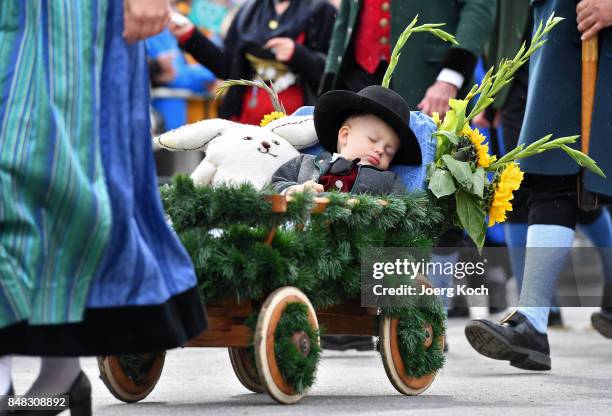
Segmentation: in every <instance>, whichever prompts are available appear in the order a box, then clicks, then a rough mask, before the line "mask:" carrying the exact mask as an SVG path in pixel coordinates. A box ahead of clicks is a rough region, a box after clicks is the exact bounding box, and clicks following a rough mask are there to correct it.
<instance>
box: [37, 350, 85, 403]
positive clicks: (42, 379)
mask: <svg viewBox="0 0 612 416" xmlns="http://www.w3.org/2000/svg"><path fill="white" fill-rule="evenodd" d="M80 373H81V365H80V364H79V359H78V357H42V358H41V363H40V372H39V373H38V377H37V378H36V380H35V381H34V384H32V386H31V387H30V389H29V390H28V392H27V395H29V396H50V395H54V394H64V393H66V392H68V391H69V390H70V388H71V387H72V384H73V383H74V382H75V380H76V379H77V377H78V376H79V374H80Z"/></svg>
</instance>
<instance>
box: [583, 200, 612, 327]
mask: <svg viewBox="0 0 612 416" xmlns="http://www.w3.org/2000/svg"><path fill="white" fill-rule="evenodd" d="M598 214H599V215H595V216H593V214H591V213H588V212H581V213H580V215H579V216H578V221H579V222H578V227H579V228H580V230H581V231H582V232H583V233H584V234H585V235H586V236H587V237H588V238H589V240H590V241H591V243H592V244H593V245H594V246H597V247H599V248H600V250H599V251H600V257H601V262H602V265H603V277H604V282H603V283H604V289H603V296H602V302H601V310H600V311H598V312H595V313H593V314H592V315H591V323H592V324H593V327H594V328H595V329H596V330H597V332H599V333H600V334H601V335H603V336H604V337H606V338H612V256H611V255H610V254H611V253H610V250H611V249H612V219H611V218H610V212H609V211H608V210H607V209H605V208H604V209H601V210H600V212H599V213H598Z"/></svg>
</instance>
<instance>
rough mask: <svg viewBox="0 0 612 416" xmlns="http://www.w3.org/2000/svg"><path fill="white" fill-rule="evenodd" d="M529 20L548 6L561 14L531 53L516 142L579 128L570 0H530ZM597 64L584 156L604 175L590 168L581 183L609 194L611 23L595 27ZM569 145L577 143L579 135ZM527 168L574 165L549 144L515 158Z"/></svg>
mask: <svg viewBox="0 0 612 416" xmlns="http://www.w3.org/2000/svg"><path fill="white" fill-rule="evenodd" d="M532 6H533V8H534V24H535V25H537V24H538V23H539V22H540V21H542V20H546V19H548V17H549V16H550V14H551V13H552V12H553V11H554V12H555V15H556V16H561V17H563V18H565V20H564V21H563V22H561V23H559V24H558V25H557V26H556V27H555V28H554V29H553V30H552V31H550V32H549V33H548V35H547V38H548V41H547V42H546V44H545V45H544V46H542V47H541V48H540V49H539V50H538V51H537V52H536V53H534V54H533V55H532V57H531V61H530V64H529V90H528V95H527V108H526V110H525V120H524V122H523V128H522V130H521V137H520V143H525V144H530V143H533V142H534V141H536V140H538V139H540V138H542V137H544V136H545V135H547V134H549V133H552V134H553V138H558V137H563V136H572V135H575V134H580V114H581V110H580V108H581V92H580V90H581V79H582V69H581V41H580V32H578V29H577V24H576V2H574V1H567V0H540V1H532ZM599 50H600V52H599V68H598V73H597V86H596V92H595V103H594V108H593V116H592V124H591V140H590V146H589V156H591V157H592V158H593V159H594V160H595V161H596V162H597V164H598V165H599V167H600V168H601V170H603V172H604V173H605V174H606V175H607V176H608V178H607V179H605V178H601V177H599V176H597V175H595V174H593V173H591V172H590V171H587V172H586V175H585V187H586V189H587V190H589V191H591V192H597V193H601V194H604V195H608V196H612V140H611V138H612V123H611V122H610V120H612V94H610V90H611V89H612V27H608V28H606V29H604V30H602V31H600V32H599ZM571 147H573V148H575V149H580V139H578V141H577V143H576V144H574V145H572V146H571ZM521 169H523V170H524V171H525V172H527V173H530V174H540V175H572V174H576V173H578V171H579V169H580V167H579V166H578V165H577V164H576V162H574V161H573V160H572V159H571V158H570V157H569V156H567V155H566V154H565V152H563V151H561V150H551V151H548V152H544V153H542V154H540V155H536V156H533V157H529V158H527V159H524V160H522V161H521Z"/></svg>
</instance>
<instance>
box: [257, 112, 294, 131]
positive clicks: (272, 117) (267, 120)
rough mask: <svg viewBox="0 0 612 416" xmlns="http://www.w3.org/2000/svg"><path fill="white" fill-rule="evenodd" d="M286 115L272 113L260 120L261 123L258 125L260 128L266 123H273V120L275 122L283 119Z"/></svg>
mask: <svg viewBox="0 0 612 416" xmlns="http://www.w3.org/2000/svg"><path fill="white" fill-rule="evenodd" d="M286 115H287V114H285V113H283V112H281V111H272V112H271V113H270V114H266V115H265V116H264V117H263V118H262V119H261V122H260V123H259V125H260V126H261V127H263V126H265V125H266V124H268V123H271V122H273V121H274V120H277V119H279V118H283V117H285V116H286Z"/></svg>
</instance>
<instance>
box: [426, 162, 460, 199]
mask: <svg viewBox="0 0 612 416" xmlns="http://www.w3.org/2000/svg"><path fill="white" fill-rule="evenodd" d="M429 190H430V191H431V192H432V193H433V194H434V195H435V196H436V198H442V197H443V196H447V195H450V194H452V193H453V192H455V191H456V190H457V188H456V187H455V181H454V180H453V176H452V175H451V174H450V172H449V171H447V170H446V169H439V168H438V169H436V170H435V171H434V172H433V174H432V175H431V179H430V180H429Z"/></svg>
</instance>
